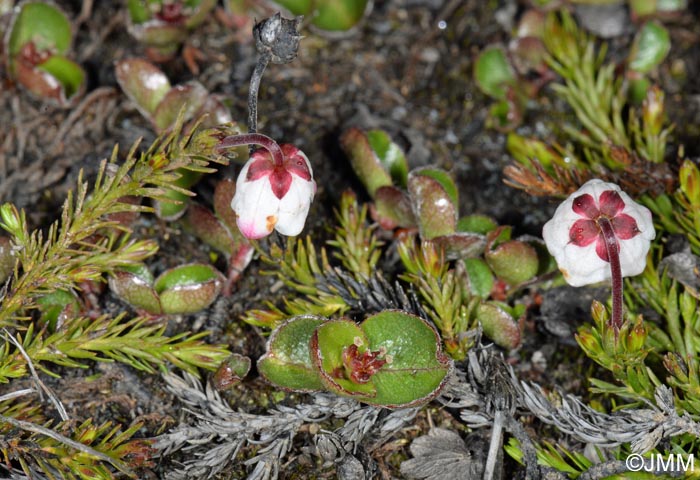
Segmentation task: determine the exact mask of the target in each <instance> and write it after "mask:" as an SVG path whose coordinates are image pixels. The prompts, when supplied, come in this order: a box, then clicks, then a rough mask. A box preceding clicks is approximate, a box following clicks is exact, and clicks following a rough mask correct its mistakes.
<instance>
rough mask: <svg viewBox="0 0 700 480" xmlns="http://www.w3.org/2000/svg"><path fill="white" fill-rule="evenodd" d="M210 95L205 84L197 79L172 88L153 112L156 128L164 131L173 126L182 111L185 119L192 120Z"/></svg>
mask: <svg viewBox="0 0 700 480" xmlns="http://www.w3.org/2000/svg"><path fill="white" fill-rule="evenodd" d="M208 96H209V92H208V91H207V89H206V88H204V85H202V84H201V83H199V82H196V81H192V82H188V83H186V84H184V85H176V86H175V87H173V88H171V89H170V91H168V92H167V93H166V94H165V96H164V97H163V99H162V100H161V101H160V103H159V104H158V106H157V107H156V109H155V111H154V112H153V123H154V124H155V126H156V129H157V130H158V131H161V132H162V131H164V130H166V129H168V128H170V127H172V126H173V125H174V124H175V121H176V120H177V118H178V115H180V114H181V113H182V115H183V116H184V119H185V121H187V120H190V119H191V118H193V117H194V116H195V115H196V114H197V112H199V111H200V110H201V109H202V107H203V106H204V104H205V102H206V101H207V98H208Z"/></svg>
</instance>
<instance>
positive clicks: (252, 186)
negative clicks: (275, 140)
mask: <svg viewBox="0 0 700 480" xmlns="http://www.w3.org/2000/svg"><path fill="white" fill-rule="evenodd" d="M280 148H281V149H282V153H283V157H284V159H283V162H282V163H279V162H277V163H276V162H275V161H274V160H273V156H272V154H271V153H270V152H269V151H268V150H266V149H259V150H256V151H255V152H254V153H253V154H252V155H251V157H250V159H249V160H248V162H247V163H246V164H245V166H244V167H243V170H242V171H241V173H240V175H239V176H238V180H237V181H236V194H235V195H234V197H233V200H232V201H231V208H233V210H234V211H235V212H236V215H237V219H236V222H237V224H238V228H239V230H240V231H241V233H242V234H243V235H245V236H246V237H247V238H251V239H257V238H262V237H265V236H267V235H269V234H270V233H272V230H273V229H275V230H277V231H278V232H279V233H281V234H283V235H289V236H294V235H299V233H301V231H302V229H303V228H304V223H305V222H306V216H307V215H308V213H309V207H310V206H311V201H312V200H313V198H314V194H315V193H316V182H314V179H313V172H312V170H311V163H310V162H309V159H308V158H307V157H306V155H304V152H302V151H301V150H299V149H298V148H296V147H295V146H294V145H290V144H284V145H280Z"/></svg>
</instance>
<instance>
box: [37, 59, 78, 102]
mask: <svg viewBox="0 0 700 480" xmlns="http://www.w3.org/2000/svg"><path fill="white" fill-rule="evenodd" d="M36 68H38V69H39V70H43V71H45V72H47V73H49V74H51V76H52V77H54V78H55V79H56V80H58V82H59V83H60V84H61V87H62V88H63V94H64V97H65V98H66V100H69V99H71V98H72V97H73V96H74V95H76V94H77V93H79V92H82V90H83V88H84V86H85V71H83V69H82V67H81V66H80V65H78V64H77V63H75V62H73V61H71V60H68V59H67V58H66V57H63V56H60V55H54V56H52V57H50V58H49V59H48V60H46V61H45V62H44V63H41V64H39V65H37V67H36Z"/></svg>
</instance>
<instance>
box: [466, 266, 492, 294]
mask: <svg viewBox="0 0 700 480" xmlns="http://www.w3.org/2000/svg"><path fill="white" fill-rule="evenodd" d="M464 266H465V267H466V270H467V280H468V282H469V283H468V285H469V291H470V292H471V293H472V294H474V295H477V296H479V297H481V298H488V297H489V295H491V290H492V289H493V284H494V277H493V273H492V272H491V269H490V268H489V266H488V265H487V264H486V262H485V261H484V260H482V259H480V258H467V259H465V260H464Z"/></svg>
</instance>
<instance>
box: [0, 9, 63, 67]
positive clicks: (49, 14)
mask: <svg viewBox="0 0 700 480" xmlns="http://www.w3.org/2000/svg"><path fill="white" fill-rule="evenodd" d="M71 39H72V32H71V25H70V22H69V21H68V18H66V15H65V14H64V13H63V12H62V11H61V10H60V9H59V8H58V7H55V6H53V5H49V4H46V3H38V2H30V3H25V4H24V5H22V7H21V9H20V11H19V14H18V15H17V16H16V17H15V19H14V23H13V24H12V27H11V33H10V37H9V42H8V46H9V52H10V55H11V56H12V57H14V56H15V55H17V53H18V52H19V51H20V49H21V48H22V47H23V46H24V45H25V44H26V43H28V42H34V45H35V46H36V49H37V50H38V51H44V50H50V51H52V52H53V53H56V54H65V53H66V52H67V51H68V49H69V48H70V44H71Z"/></svg>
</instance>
